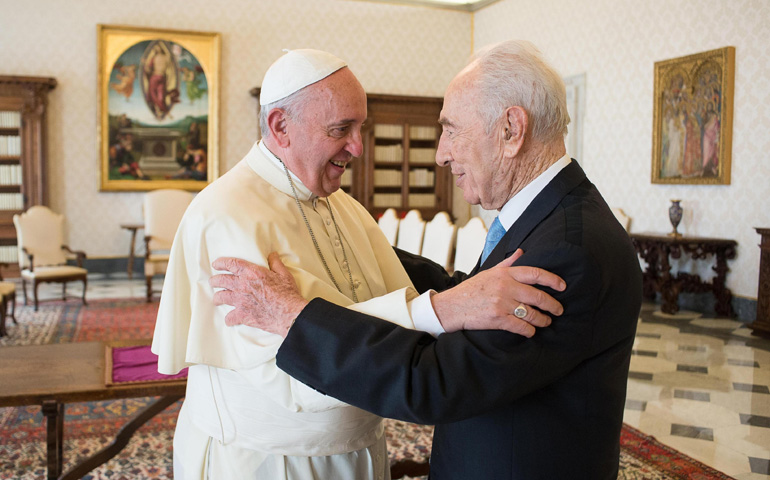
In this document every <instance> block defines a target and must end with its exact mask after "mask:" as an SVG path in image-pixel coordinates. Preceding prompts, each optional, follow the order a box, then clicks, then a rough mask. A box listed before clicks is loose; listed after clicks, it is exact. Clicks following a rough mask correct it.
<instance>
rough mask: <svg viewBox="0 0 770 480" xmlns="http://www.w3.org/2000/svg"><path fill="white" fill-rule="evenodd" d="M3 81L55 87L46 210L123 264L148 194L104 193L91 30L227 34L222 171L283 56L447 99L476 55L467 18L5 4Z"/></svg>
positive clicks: (324, 0)
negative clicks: (130, 228)
mask: <svg viewBox="0 0 770 480" xmlns="http://www.w3.org/2000/svg"><path fill="white" fill-rule="evenodd" d="M0 3H2V5H3V6H2V8H0V11H2V14H1V15H0V73H2V74H9V75H39V76H51V77H55V78H56V79H57V80H58V82H59V85H58V86H57V87H56V89H55V90H53V91H52V92H51V95H50V97H49V98H50V105H49V142H50V149H49V152H50V154H49V163H48V174H49V184H50V187H49V190H50V203H51V207H52V208H53V209H55V210H57V211H59V212H62V213H64V214H66V216H67V221H68V229H69V232H68V236H69V242H70V245H72V246H73V247H74V248H79V249H83V250H85V251H86V252H87V253H88V254H89V256H91V257H99V256H125V255H126V253H127V251H128V239H129V235H128V233H127V232H126V231H122V230H121V229H120V227H119V224H120V223H121V222H126V221H137V220H140V219H141V202H142V197H143V194H142V193H117V192H99V177H98V167H97V166H98V159H97V138H96V122H97V104H96V81H97V80H96V65H97V58H96V25H97V24H100V23H101V24H110V25H134V26H146V27H156V28H173V29H181V30H198V31H212V32H219V33H221V34H222V57H221V59H222V61H221V65H222V68H221V76H220V78H221V96H220V104H221V109H220V119H221V122H220V131H221V134H220V139H219V140H220V152H219V156H220V159H221V166H220V171H221V172H224V171H226V170H227V169H229V168H231V167H232V166H233V165H235V164H236V163H237V162H238V161H239V160H240V159H241V157H242V156H243V155H245V154H246V152H247V151H248V149H249V148H250V147H251V144H252V142H253V141H254V140H255V137H256V131H257V122H256V114H255V111H256V100H255V99H254V98H252V97H251V96H250V95H249V90H250V89H251V88H252V87H254V86H257V85H259V83H260V82H261V81H262V76H263V75H264V72H265V70H267V67H269V66H270V64H271V63H272V61H273V60H275V59H276V58H278V56H280V55H281V50H282V49H284V48H307V47H312V48H319V49H324V50H328V51H330V52H333V53H335V54H337V55H338V56H340V57H342V58H344V59H346V60H347V61H348V62H349V64H350V67H351V69H352V70H353V71H354V72H355V73H356V75H358V78H359V79H360V80H361V83H362V84H363V85H364V88H365V89H366V90H367V91H368V92H372V93H391V94H403V95H430V96H441V95H443V92H444V88H445V87H446V85H447V84H448V83H449V80H451V78H452V76H453V75H454V73H455V72H457V71H458V70H459V69H460V67H461V66H462V64H463V62H464V60H465V58H466V57H467V56H468V54H469V53H470V41H471V17H470V15H468V14H467V13H463V12H454V11H446V10H436V9H427V8H422V7H401V6H390V5H383V4H377V3H368V2H351V1H347V0H222V1H217V2H211V1H206V0H186V1H184V2H181V1H174V2H169V1H163V0H135V1H132V2H116V1H104V0H67V1H59V0H33V1H26V2H18V1H11V0H0Z"/></svg>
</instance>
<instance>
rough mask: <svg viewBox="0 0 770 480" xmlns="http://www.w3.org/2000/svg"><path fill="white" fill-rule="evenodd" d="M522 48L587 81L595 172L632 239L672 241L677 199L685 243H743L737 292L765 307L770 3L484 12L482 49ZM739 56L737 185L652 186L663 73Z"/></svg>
mask: <svg viewBox="0 0 770 480" xmlns="http://www.w3.org/2000/svg"><path fill="white" fill-rule="evenodd" d="M514 38H522V39H527V40H530V41H532V42H533V43H535V44H536V45H537V46H538V47H539V48H540V49H541V50H542V51H543V53H544V54H545V55H546V57H548V58H549V59H550V60H551V61H552V63H553V64H554V65H555V66H556V67H557V68H558V69H559V71H560V72H561V73H562V74H563V75H564V76H570V75H576V74H580V73H583V72H585V73H586V90H587V92H586V93H587V102H586V112H585V136H584V142H583V158H581V159H579V160H580V161H581V164H583V165H584V168H585V169H586V171H587V173H588V175H589V177H590V178H591V179H592V180H593V182H594V183H595V184H596V185H597V186H598V187H599V189H600V191H601V192H602V193H603V194H604V197H605V199H606V200H607V202H608V203H609V204H610V205H612V206H617V207H621V208H623V210H625V211H626V213H627V214H628V215H629V216H631V217H632V218H633V220H632V224H631V230H632V231H637V232H641V231H656V232H668V231H670V230H671V224H670V223H669V221H668V206H669V205H670V199H672V198H678V199H682V206H683V207H684V209H685V212H684V219H683V221H682V224H681V225H680V227H679V230H680V231H681V232H683V233H685V234H689V235H698V236H706V237H719V238H732V239H735V240H737V241H738V252H737V257H736V259H735V260H734V261H732V262H729V266H730V269H731V272H730V274H729V276H728V287H730V288H731V289H732V290H733V293H735V294H738V295H741V296H745V297H749V298H756V296H757V283H758V271H759V248H758V247H757V244H758V243H759V236H758V235H757V234H756V232H755V231H754V229H753V227H770V205H769V204H770V161H768V159H767V152H769V151H770V115H768V113H767V109H768V106H770V48H768V46H770V2H768V1H766V0H683V1H679V2H672V1H668V0H651V1H642V2H639V1H636V0H591V1H590V2H588V1H564V0H539V1H537V2H529V1H527V2H525V1H521V0H502V1H501V2H500V3H496V4H494V5H491V6H489V7H487V8H484V9H482V10H480V11H479V12H477V13H476V14H475V18H474V38H473V40H474V47H475V48H478V47H481V46H483V45H486V44H489V43H492V42H498V41H501V40H507V39H514ZM730 45H732V46H734V47H735V49H736V74H735V104H734V124H733V151H732V182H731V185H725V186H696V185H687V186H685V185H652V184H651V183H650V163H651V155H652V140H651V139H652V95H653V77H654V63H655V62H656V61H660V60H666V59H670V58H676V57H680V56H684V55H689V54H693V53H698V52H702V51H706V50H712V49H716V48H721V47H725V46H730Z"/></svg>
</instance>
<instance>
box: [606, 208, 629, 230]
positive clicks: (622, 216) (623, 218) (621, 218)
mask: <svg viewBox="0 0 770 480" xmlns="http://www.w3.org/2000/svg"><path fill="white" fill-rule="evenodd" d="M610 210H612V213H613V215H615V218H617V219H618V222H620V224H621V225H623V228H625V229H626V231H628V228H629V227H630V226H631V217H629V216H628V215H626V213H625V212H624V211H623V210H622V209H620V208H611V209H610Z"/></svg>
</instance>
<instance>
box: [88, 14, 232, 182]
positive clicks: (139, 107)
mask: <svg viewBox="0 0 770 480" xmlns="http://www.w3.org/2000/svg"><path fill="white" fill-rule="evenodd" d="M97 38H98V69H99V75H98V97H99V98H98V105H99V124H98V127H97V129H98V138H99V168H100V171H101V185H100V189H101V190H102V191H105V190H113V191H137V190H155V189H158V188H176V189H184V190H191V191H198V190H201V189H202V188H203V187H205V186H206V185H208V184H209V183H211V182H212V181H213V180H214V179H215V178H216V177H217V176H218V174H219V168H218V166H219V159H218V145H217V138H218V131H219V121H218V120H219V119H218V109H219V104H218V101H219V53H220V35H219V34H218V33H206V32H190V31H181V30H159V29H151V28H139V27H126V26H112V25H98V27H97Z"/></svg>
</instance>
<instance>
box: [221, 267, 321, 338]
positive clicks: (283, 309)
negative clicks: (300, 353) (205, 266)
mask: <svg viewBox="0 0 770 480" xmlns="http://www.w3.org/2000/svg"><path fill="white" fill-rule="evenodd" d="M267 264H268V266H269V267H270V269H267V268H265V267H261V266H259V265H255V264H253V263H251V262H247V261H246V260H241V259H238V258H230V257H220V258H217V259H216V260H214V263H212V264H211V265H212V266H213V267H214V268H215V269H216V270H226V271H228V272H230V273H229V274H228V273H222V274H218V275H214V276H212V277H211V278H210V279H209V285H211V286H212V287H215V288H223V289H224V290H220V291H218V292H216V293H214V304H216V305H232V306H234V307H235V309H234V310H232V311H231V312H230V313H228V314H227V315H226V316H225V323H226V324H227V325H228V326H233V325H248V326H250V327H256V328H260V329H262V330H265V331H267V332H270V333H275V334H277V335H281V336H282V337H284V338H285V337H286V334H287V333H288V332H289V328H290V327H291V325H292V323H294V319H295V318H297V315H299V313H300V312H301V311H302V309H303V308H305V306H306V305H307V304H308V302H307V300H305V299H304V298H303V297H302V295H300V293H299V288H297V282H295V281H294V277H293V276H292V275H291V273H289V270H288V269H287V268H286V266H285V265H284V264H283V262H281V259H280V257H279V255H278V253H276V252H273V253H271V254H270V255H268V257H267Z"/></svg>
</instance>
